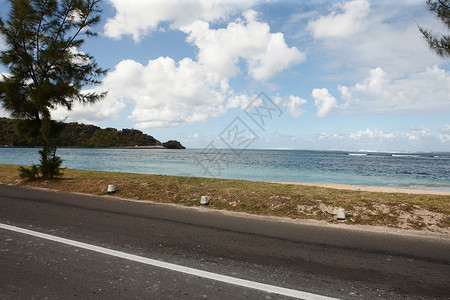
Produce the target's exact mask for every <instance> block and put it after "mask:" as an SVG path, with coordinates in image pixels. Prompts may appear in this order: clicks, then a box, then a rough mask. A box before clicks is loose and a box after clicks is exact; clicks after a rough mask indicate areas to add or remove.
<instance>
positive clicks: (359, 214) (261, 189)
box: [0, 165, 450, 232]
mask: <svg viewBox="0 0 450 300" xmlns="http://www.w3.org/2000/svg"><path fill="white" fill-rule="evenodd" d="M0 182H3V183H8V184H23V185H27V186H35V187H43V188H50V189H54V190H59V191H68V192H81V193H88V194H93V195H98V196H103V195H106V189H107V186H108V184H114V185H115V187H116V196H118V197H122V198H127V199H135V200H150V201H154V202H160V203H174V204H179V205H185V206H199V205H200V198H201V196H202V195H207V196H209V199H210V205H209V207H210V208H214V209H225V210H229V211H237V212H246V213H251V214H258V215H270V216H280V217H288V218H296V219H314V220H325V221H328V222H337V221H335V218H336V216H335V213H334V210H335V209H336V208H338V207H342V208H344V209H345V210H346V214H347V220H346V221H345V222H346V223H348V224H366V225H382V226H390V227H400V228H409V229H427V230H433V231H441V232H448V229H449V226H450V196H444V195H415V194H404V193H376V192H364V191H350V190H337V189H332V188H323V187H314V186H301V185H290V184H277V183H264V182H252V181H243V180H226V179H211V178H197V177H176V176H164V175H146V174H134V173H116V172H100V171H87V170H76V169H65V170H64V176H63V177H62V178H60V179H57V180H52V181H36V182H29V183H23V182H21V180H20V178H19V174H18V166H15V165H0ZM430 215H431V216H432V218H431V219H432V220H428V221H427V220H426V219H429V218H424V217H426V216H430ZM424 220H425V221H424Z"/></svg>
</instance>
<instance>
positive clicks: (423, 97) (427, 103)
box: [312, 66, 450, 117]
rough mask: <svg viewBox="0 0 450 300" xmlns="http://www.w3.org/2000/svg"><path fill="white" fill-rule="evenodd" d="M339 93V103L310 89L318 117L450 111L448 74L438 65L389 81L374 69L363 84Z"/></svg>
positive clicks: (339, 88)
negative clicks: (334, 114)
mask: <svg viewBox="0 0 450 300" xmlns="http://www.w3.org/2000/svg"><path fill="white" fill-rule="evenodd" d="M338 91H339V92H340V101H339V102H340V103H339V104H338V101H337V99H336V98H334V97H333V96H332V95H331V94H330V93H329V91H328V90H327V89H314V90H313V92H312V96H313V98H314V99H315V104H316V106H317V116H319V117H324V116H326V115H328V114H330V113H337V114H343V113H344V114H361V113H375V114H381V113H387V114H414V113H436V112H441V113H442V112H450V72H448V71H445V70H443V69H440V68H439V67H438V66H434V67H432V68H427V69H426V70H425V71H424V72H418V73H413V74H411V75H409V76H407V77H403V78H391V77H389V75H388V74H387V73H386V72H384V71H383V70H382V69H381V68H375V69H372V70H371V71H370V76H369V77H367V78H366V79H364V81H363V82H362V83H357V84H355V85H354V86H349V87H348V86H339V87H338Z"/></svg>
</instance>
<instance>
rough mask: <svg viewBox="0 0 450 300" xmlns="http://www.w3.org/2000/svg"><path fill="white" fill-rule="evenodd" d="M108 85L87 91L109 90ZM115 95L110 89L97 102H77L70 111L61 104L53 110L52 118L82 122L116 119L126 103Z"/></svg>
mask: <svg viewBox="0 0 450 300" xmlns="http://www.w3.org/2000/svg"><path fill="white" fill-rule="evenodd" d="M107 86H108V84H107V83H106V84H103V85H102V86H99V87H97V88H95V89H94V90H86V91H85V92H97V93H102V92H104V91H105V90H108V87H107ZM115 96H116V95H115V91H114V90H113V89H110V90H109V91H108V94H107V95H106V97H105V98H104V99H102V100H101V101H99V102H97V103H95V104H86V105H83V104H80V103H78V102H75V103H74V104H73V106H72V110H70V111H69V110H67V109H66V108H64V107H60V106H59V107H57V108H56V109H55V110H53V111H52V118H54V119H56V120H64V121H67V122H81V123H88V124H95V123H96V122H98V121H103V120H112V119H116V118H117V117H118V114H119V113H120V112H121V111H122V110H123V109H124V108H125V103H124V102H123V101H122V100H119V99H118V98H116V97H115Z"/></svg>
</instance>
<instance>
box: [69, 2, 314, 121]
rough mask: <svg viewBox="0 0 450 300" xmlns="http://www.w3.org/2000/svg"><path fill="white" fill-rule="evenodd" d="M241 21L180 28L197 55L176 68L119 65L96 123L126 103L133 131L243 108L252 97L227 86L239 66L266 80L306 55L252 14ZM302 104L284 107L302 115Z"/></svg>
mask: <svg viewBox="0 0 450 300" xmlns="http://www.w3.org/2000/svg"><path fill="white" fill-rule="evenodd" d="M230 3H231V2H230ZM243 17H244V19H245V20H242V19H238V20H236V21H234V22H230V23H229V24H228V26H227V27H226V28H219V29H211V28H210V27H209V23H207V22H205V21H202V20H197V21H196V22H193V23H192V24H190V25H188V26H184V27H182V28H181V30H183V31H184V32H186V33H187V34H188V37H187V40H188V41H189V42H191V43H193V44H194V45H195V46H197V47H198V49H199V53H198V57H197V60H192V59H191V58H184V59H182V60H180V61H178V62H176V61H175V60H173V59H172V58H170V57H165V58H164V57H159V58H157V59H154V60H149V61H148V63H147V65H143V64H140V63H138V62H136V61H133V60H123V61H122V62H120V63H119V64H118V65H117V66H116V68H115V70H113V71H112V72H109V73H108V74H107V76H106V78H105V79H104V80H103V83H102V87H103V88H106V89H108V90H109V94H108V97H107V99H106V100H107V101H106V102H109V105H107V106H106V107H110V108H111V109H109V110H106V109H105V110H103V109H102V111H104V114H103V115H100V114H98V115H97V116H95V117H97V118H107V117H109V118H111V117H113V116H116V115H117V114H118V112H119V111H120V110H122V109H123V106H124V105H125V104H124V103H130V105H133V104H134V109H133V110H132V112H131V114H130V116H129V118H130V119H132V120H134V121H136V122H137V125H136V127H138V128H147V127H166V126H176V125H182V124H191V123H195V122H202V121H205V120H206V119H207V118H209V117H216V116H219V115H222V114H224V113H225V112H226V111H227V110H228V109H231V108H236V107H241V108H244V107H246V106H247V105H248V104H249V103H250V102H251V101H253V99H254V96H251V95H248V94H247V93H246V92H243V93H235V92H234V91H233V90H232V89H231V88H230V86H229V80H230V78H233V77H236V76H238V75H240V74H242V73H243V72H244V71H243V70H241V67H242V64H241V62H244V64H245V65H246V67H247V68H246V69H247V74H248V75H249V76H251V77H253V78H255V79H257V80H266V79H268V78H270V77H272V76H274V75H275V74H276V73H278V72H280V71H282V70H284V69H286V68H288V67H290V66H292V65H293V64H296V63H299V62H301V61H302V60H304V58H305V55H304V54H303V53H301V52H300V51H298V50H297V48H295V47H292V48H289V47H288V46H287V44H286V42H285V40H284V36H283V34H282V33H271V32H270V27H269V25H268V24H266V23H262V22H258V21H257V20H256V18H257V13H256V12H255V11H253V10H248V11H246V12H244V14H243ZM302 104H303V100H301V99H300V98H298V99H297V98H295V97H294V98H292V99H290V103H289V106H287V107H288V109H289V110H290V111H291V112H292V114H295V115H300V114H301V110H300V106H301V105H302ZM99 105H101V104H99ZM114 108H115V109H114ZM83 109H84V108H83ZM83 109H81V108H78V107H74V110H73V111H72V112H71V114H70V117H78V118H81V117H84V118H87V115H85V116H82V115H78V114H77V112H78V111H79V112H80V114H82V111H83ZM97 109H98V108H97ZM89 117H91V118H92V117H94V116H90V115H89Z"/></svg>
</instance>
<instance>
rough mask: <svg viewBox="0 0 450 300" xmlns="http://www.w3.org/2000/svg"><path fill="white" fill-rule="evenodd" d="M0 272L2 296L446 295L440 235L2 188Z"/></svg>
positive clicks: (449, 287)
mask: <svg viewBox="0 0 450 300" xmlns="http://www.w3.org/2000/svg"><path fill="white" fill-rule="evenodd" d="M22 229H23V230H22ZM40 233H44V234H45V235H44V236H39V234H40ZM77 243H79V244H77ZM108 251H109V252H108ZM110 252H111V253H110ZM172 267H173V268H172ZM0 269H1V272H0V298H1V299H29V298H39V299H42V298H60V299H61V298H63V299H67V298H79V299H91V298H95V299H123V298H127V299H130V298H139V299H291V297H292V296H293V297H297V298H306V299H314V298H315V297H318V298H320V296H324V297H331V298H341V299H371V298H390V299H405V298H411V299H415V298H417V299H419V298H420V299H423V298H430V299H434V298H441V299H445V298H448V297H449V296H450V239H449V237H448V236H447V237H444V238H438V237H437V236H432V237H426V236H414V235H413V236H410V235H401V234H400V235H399V234H391V233H380V232H364V231H358V230H349V229H346V228H335V227H329V226H313V225H308V224H302V223H299V222H293V221H292V222H291V221H286V220H277V219H275V218H266V217H249V216H246V215H243V214H228V213H227V214H224V213H222V212H219V211H212V210H209V209H204V208H203V209H194V208H185V207H178V206H172V205H162V204H152V203H140V202H136V201H124V200H120V199H115V198H112V197H94V196H87V195H80V194H68V193H58V192H52V191H44V190H36V189H30V188H24V187H17V186H7V185H0ZM191 271H192V272H191ZM242 283H245V284H242ZM266 288H267V289H266ZM291 292H292V294H289V293H291Z"/></svg>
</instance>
